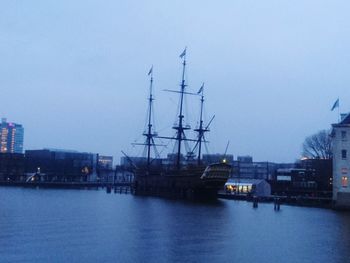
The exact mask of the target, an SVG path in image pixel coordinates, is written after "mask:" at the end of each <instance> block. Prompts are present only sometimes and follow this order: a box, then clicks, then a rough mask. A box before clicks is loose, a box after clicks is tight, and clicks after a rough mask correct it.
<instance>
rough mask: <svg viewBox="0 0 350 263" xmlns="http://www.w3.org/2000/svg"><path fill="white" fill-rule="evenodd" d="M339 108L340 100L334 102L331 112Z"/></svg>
mask: <svg viewBox="0 0 350 263" xmlns="http://www.w3.org/2000/svg"><path fill="white" fill-rule="evenodd" d="M338 107H339V98H338V99H337V100H336V101H335V102H334V104H333V106H332V108H331V111H333V110H334V109H335V108H338Z"/></svg>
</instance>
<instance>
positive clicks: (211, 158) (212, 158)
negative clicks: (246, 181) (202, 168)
mask: <svg viewBox="0 0 350 263" xmlns="http://www.w3.org/2000/svg"><path fill="white" fill-rule="evenodd" d="M224 160H225V162H226V163H228V164H233V155H232V154H221V153H217V154H203V156H202V161H203V163H205V164H211V163H221V162H223V161H224Z"/></svg>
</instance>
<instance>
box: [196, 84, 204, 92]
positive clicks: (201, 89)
mask: <svg viewBox="0 0 350 263" xmlns="http://www.w3.org/2000/svg"><path fill="white" fill-rule="evenodd" d="M203 88H204V83H203V84H202V86H201V88H200V89H199V90H198V92H197V94H199V93H201V92H202V91H203Z"/></svg>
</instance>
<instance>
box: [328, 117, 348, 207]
mask: <svg viewBox="0 0 350 263" xmlns="http://www.w3.org/2000/svg"><path fill="white" fill-rule="evenodd" d="M332 126H333V130H332V152H333V201H334V204H335V207H337V208H350V185H349V176H350V156H349V154H350V114H348V115H346V116H345V117H344V118H343V119H342V121H340V122H339V123H337V124H333V125H332Z"/></svg>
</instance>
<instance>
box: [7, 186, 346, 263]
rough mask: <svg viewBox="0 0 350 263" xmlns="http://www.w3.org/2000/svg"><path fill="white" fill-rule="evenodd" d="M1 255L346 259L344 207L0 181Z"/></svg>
mask: <svg viewBox="0 0 350 263" xmlns="http://www.w3.org/2000/svg"><path fill="white" fill-rule="evenodd" d="M0 262H157V263H159V262H259V263H264V262H269V263H271V262H293V263H294V262H350V213H344V212H336V211H332V210H327V209H318V208H302V207H293V206H282V207H281V210H280V211H278V212H276V211H274V210H273V205H272V204H259V207H258V208H255V209H254V208H253V207H252V204H251V203H248V202H245V201H232V200H218V201H217V202H214V203H210V204H203V203H202V204H201V203H188V202H183V201H174V200H165V199H160V198H153V197H147V198H145V197H135V196H132V195H130V194H113V193H112V194H106V193H105V192H104V191H103V190H53V189H47V190H45V189H25V188H7V187H1V188H0Z"/></svg>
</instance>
